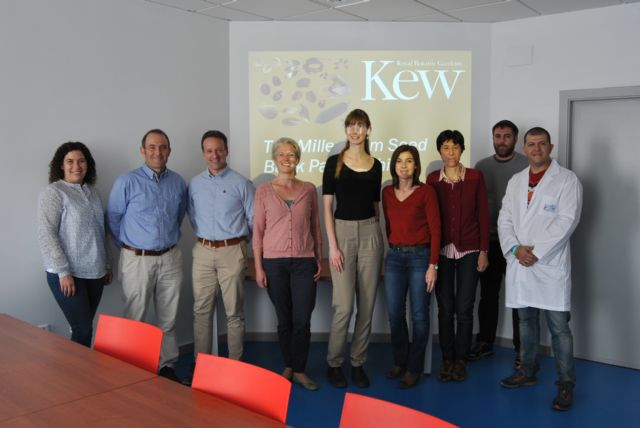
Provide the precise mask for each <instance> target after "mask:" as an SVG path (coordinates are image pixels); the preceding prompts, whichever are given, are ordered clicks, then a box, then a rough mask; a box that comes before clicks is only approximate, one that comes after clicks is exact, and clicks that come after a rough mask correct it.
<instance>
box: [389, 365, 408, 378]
mask: <svg viewBox="0 0 640 428" xmlns="http://www.w3.org/2000/svg"><path fill="white" fill-rule="evenodd" d="M406 371H407V369H405V368H404V367H400V366H393V367H391V369H389V371H388V372H386V373H385V374H384V376H385V377H386V378H387V379H399V378H401V377H402V375H403V374H404V372H406Z"/></svg>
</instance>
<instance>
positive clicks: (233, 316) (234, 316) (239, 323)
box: [192, 241, 247, 360]
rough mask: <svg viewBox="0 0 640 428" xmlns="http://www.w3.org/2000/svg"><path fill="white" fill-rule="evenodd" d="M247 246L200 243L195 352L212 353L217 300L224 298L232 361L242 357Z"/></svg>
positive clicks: (196, 265)
mask: <svg viewBox="0 0 640 428" xmlns="http://www.w3.org/2000/svg"><path fill="white" fill-rule="evenodd" d="M246 256H247V243H246V242H245V241H243V242H241V243H239V244H237V245H232V246H229V247H220V248H211V247H207V246H204V245H202V244H201V243H200V242H196V244H195V246H194V247H193V269H192V276H193V300H194V302H193V336H194V342H195V343H194V348H195V349H194V352H195V354H196V355H198V352H202V353H205V354H210V353H211V345H212V334H213V316H214V309H215V303H216V298H217V296H218V294H219V293H221V294H222V303H223V304H224V310H225V313H226V315H227V345H228V347H229V358H232V359H234V360H239V359H240V358H241V357H242V345H243V340H244V276H245V270H246V266H247V261H246Z"/></svg>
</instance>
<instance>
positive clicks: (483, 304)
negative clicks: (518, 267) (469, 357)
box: [476, 241, 520, 352]
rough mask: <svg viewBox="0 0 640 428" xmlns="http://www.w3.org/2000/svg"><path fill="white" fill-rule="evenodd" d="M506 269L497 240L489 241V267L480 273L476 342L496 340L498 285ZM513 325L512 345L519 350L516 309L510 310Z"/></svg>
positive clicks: (498, 308) (491, 342)
mask: <svg viewBox="0 0 640 428" xmlns="http://www.w3.org/2000/svg"><path fill="white" fill-rule="evenodd" d="M506 269H507V262H506V260H505V259H504V255H503V254H502V248H500V242H499V241H491V244H490V247H489V267H488V268H487V270H485V271H484V272H482V273H481V274H480V302H479V303H478V324H479V325H480V330H479V331H478V335H477V336H476V342H485V343H488V344H490V345H493V343H494V342H495V341H496V329H497V328H498V314H499V312H500V287H501V286H502V278H504V273H505V271H506ZM511 321H512V325H513V347H514V349H515V350H516V352H518V351H519V350H520V333H519V326H518V324H519V320H518V311H516V310H512V311H511Z"/></svg>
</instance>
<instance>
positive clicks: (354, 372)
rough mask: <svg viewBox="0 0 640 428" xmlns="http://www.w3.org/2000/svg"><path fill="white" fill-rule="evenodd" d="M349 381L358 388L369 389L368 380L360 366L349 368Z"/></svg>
mask: <svg viewBox="0 0 640 428" xmlns="http://www.w3.org/2000/svg"><path fill="white" fill-rule="evenodd" d="M351 380H353V383H355V384H356V386H358V387H360V388H369V378H368V377H367V374H366V373H365V372H364V369H363V368H362V366H357V367H356V366H351Z"/></svg>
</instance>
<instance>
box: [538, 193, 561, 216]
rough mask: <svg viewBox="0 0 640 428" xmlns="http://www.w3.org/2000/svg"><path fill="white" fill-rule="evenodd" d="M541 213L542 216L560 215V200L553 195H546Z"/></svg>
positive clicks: (543, 198)
mask: <svg viewBox="0 0 640 428" xmlns="http://www.w3.org/2000/svg"><path fill="white" fill-rule="evenodd" d="M541 202H542V205H541V207H540V211H539V212H540V215H541V216H542V217H555V216H556V215H558V200H557V199H556V198H554V197H553V196H547V195H544V196H543V197H542V201H541Z"/></svg>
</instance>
